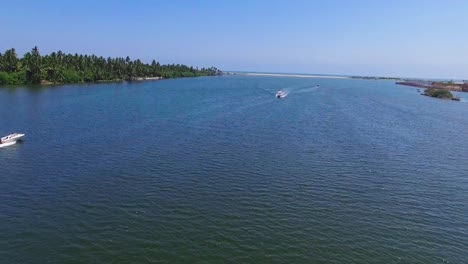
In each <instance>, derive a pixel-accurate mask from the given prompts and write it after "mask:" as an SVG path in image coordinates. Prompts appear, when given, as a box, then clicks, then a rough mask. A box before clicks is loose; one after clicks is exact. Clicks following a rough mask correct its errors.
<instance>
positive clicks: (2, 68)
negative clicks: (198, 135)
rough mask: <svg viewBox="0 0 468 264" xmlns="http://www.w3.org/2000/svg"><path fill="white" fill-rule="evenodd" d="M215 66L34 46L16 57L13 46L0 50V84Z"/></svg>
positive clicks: (177, 72) (205, 72)
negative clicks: (49, 50)
mask: <svg viewBox="0 0 468 264" xmlns="http://www.w3.org/2000/svg"><path fill="white" fill-rule="evenodd" d="M220 74H221V71H220V70H218V69H217V68H215V67H211V68H202V69H198V68H193V67H189V66H186V65H181V64H171V65H161V64H159V62H156V61H155V60H153V61H152V62H151V64H146V63H143V62H141V61H140V60H131V59H130V58H129V57H128V56H127V57H126V58H110V57H109V58H107V59H106V58H103V57H98V56H96V55H78V54H65V53H63V52H61V51H58V52H52V53H51V54H48V55H45V56H41V55H40V53H39V50H38V49H37V47H34V48H33V49H32V50H31V51H30V52H27V53H26V54H24V56H23V57H22V58H18V56H17V54H16V51H15V49H9V50H7V51H5V53H4V54H2V53H0V85H5V84H7V85H8V84H41V83H78V82H100V81H119V80H136V79H138V78H145V77H162V78H179V77H196V76H213V75H220Z"/></svg>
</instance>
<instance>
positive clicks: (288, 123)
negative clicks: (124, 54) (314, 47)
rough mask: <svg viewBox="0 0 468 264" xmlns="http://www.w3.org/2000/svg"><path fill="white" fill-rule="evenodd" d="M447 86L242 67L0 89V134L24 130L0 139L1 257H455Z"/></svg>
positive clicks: (462, 247) (459, 210) (462, 209)
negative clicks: (437, 93) (21, 136)
mask: <svg viewBox="0 0 468 264" xmlns="http://www.w3.org/2000/svg"><path fill="white" fill-rule="evenodd" d="M316 85H319V86H316ZM278 90H283V91H286V92H288V93H289V94H288V96H287V97H285V98H284V99H281V100H279V99H276V98H275V93H276V92H277V91H278ZM460 96H461V97H462V102H454V101H446V100H439V99H433V98H428V97H425V96H421V95H419V93H418V92H417V89H415V88H410V87H403V86H397V85H395V84H394V82H392V81H383V80H381V81H375V80H354V79H314V78H292V77H271V76H267V77H266V76H245V75H234V76H222V77H203V78H187V79H175V80H163V81H148V82H139V83H112V84H92V85H85V84H80V85H68V86H59V87H43V88H39V89H38V88H35V89H30V88H21V87H16V88H11V87H2V88H0V135H1V136H4V135H7V134H9V133H11V132H22V133H26V138H25V140H24V141H23V142H21V143H18V144H15V145H13V146H10V147H6V148H1V149H0V263H369V264H371V263H372V264H373V263H382V264H383V263H385V264H388V263H424V264H432V263H437V264H439V263H459V264H466V263H468V94H460Z"/></svg>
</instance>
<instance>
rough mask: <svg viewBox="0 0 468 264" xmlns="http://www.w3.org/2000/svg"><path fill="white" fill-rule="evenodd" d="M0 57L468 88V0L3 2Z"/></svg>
mask: <svg viewBox="0 0 468 264" xmlns="http://www.w3.org/2000/svg"><path fill="white" fill-rule="evenodd" d="M0 7H1V11H0V14H1V15H0V52H4V51H5V50H6V49H9V48H16V50H17V52H18V54H20V55H22V54H24V53H25V52H27V51H29V50H30V49H31V48H32V47H34V46H38V48H39V50H40V52H41V53H42V54H44V53H50V52H52V51H58V50H62V51H63V52H69V53H84V54H96V55H99V56H104V57H108V56H112V57H114V56H119V57H126V56H127V55H128V56H130V57H131V58H132V59H137V58H139V59H141V60H142V61H145V62H150V61H151V60H152V59H156V60H157V61H160V62H161V63H182V64H188V65H193V66H199V67H209V66H216V67H218V68H220V69H222V70H225V71H256V72H281V73H318V74H339V75H372V76H398V77H421V78H448V79H468V1H466V0H451V1H447V0H445V1H442V0H440V1H436V0H425V1H422V0H421V1H420V0H407V1H402V0H393V1H379V0H377V1H371V0H367V1H365V0H361V1H360V0H355V1H345V0H342V1H339V0H329V1H323V0H322V1H314V0H290V1H278V0H268V1H264V0H236V1H223V0H187V1H181V0H173V1H160V0H134V1H130V0H129V1H125V0H120V1H118V0H115V1H110V0H93V1H90V0H81V1H70V0H61V1H52V0H42V1H32V0H31V1H22V0H17V1H8V0H0Z"/></svg>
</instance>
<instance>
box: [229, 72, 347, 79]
mask: <svg viewBox="0 0 468 264" xmlns="http://www.w3.org/2000/svg"><path fill="white" fill-rule="evenodd" d="M235 74H239V75H248V76H271V77H294V78H321V79H349V77H346V76H334V75H330V76H327V75H307V74H287V73H254V72H246V73H235Z"/></svg>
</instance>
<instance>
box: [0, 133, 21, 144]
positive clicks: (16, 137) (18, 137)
mask: <svg viewBox="0 0 468 264" xmlns="http://www.w3.org/2000/svg"><path fill="white" fill-rule="evenodd" d="M23 137H24V134H13V135H9V136H6V137H3V138H2V139H1V142H0V143H2V144H3V143H11V142H16V141H18V140H22V139H23Z"/></svg>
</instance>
